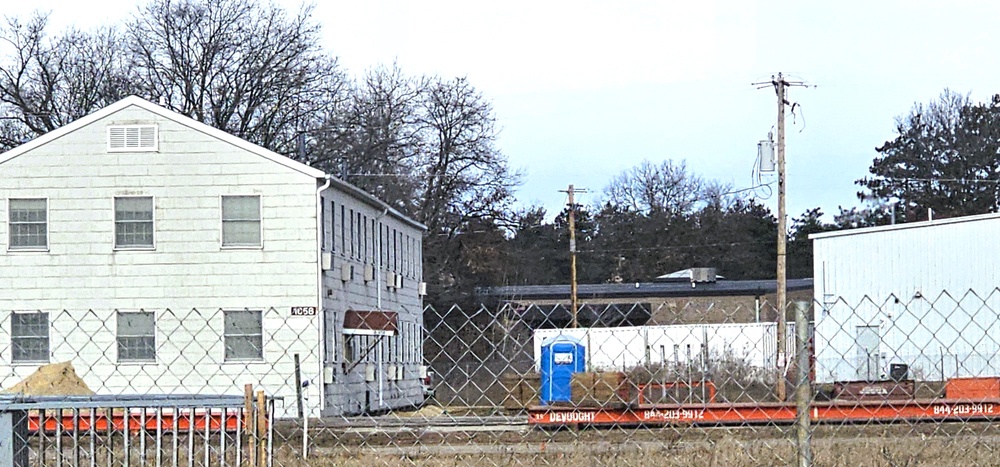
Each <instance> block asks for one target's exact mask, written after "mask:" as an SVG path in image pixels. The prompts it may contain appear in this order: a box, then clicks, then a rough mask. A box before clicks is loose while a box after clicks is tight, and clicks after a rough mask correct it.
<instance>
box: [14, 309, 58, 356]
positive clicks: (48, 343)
mask: <svg viewBox="0 0 1000 467" xmlns="http://www.w3.org/2000/svg"><path fill="white" fill-rule="evenodd" d="M25 315H42V316H44V317H45V336H44V337H42V336H18V335H15V334H14V317H16V316H25ZM23 339H44V340H45V358H44V359H31V358H28V359H24V358H20V359H19V358H16V355H15V354H14V348H15V347H16V345H15V343H16V342H18V341H19V340H23ZM51 356H52V322H51V321H50V320H49V313H48V312H44V311H15V312H13V313H11V314H10V362H11V364H12V365H23V364H28V365H37V364H38V363H48V362H49V361H50V360H51V358H52V357H51Z"/></svg>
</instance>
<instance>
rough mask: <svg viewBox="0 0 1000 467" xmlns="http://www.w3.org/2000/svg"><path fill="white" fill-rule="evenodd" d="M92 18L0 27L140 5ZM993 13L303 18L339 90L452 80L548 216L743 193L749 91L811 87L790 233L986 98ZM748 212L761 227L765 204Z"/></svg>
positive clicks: (506, 10)
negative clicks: (881, 161) (327, 57)
mask: <svg viewBox="0 0 1000 467" xmlns="http://www.w3.org/2000/svg"><path fill="white" fill-rule="evenodd" d="M8 3H9V2H8ZM94 3H96V4H99V5H100V7H94V6H92V4H90V2H81V1H79V0H77V1H68V0H33V1H31V2H18V3H15V4H13V5H10V4H6V5H5V6H4V7H3V9H2V11H3V13H4V14H7V15H20V16H24V15H27V14H28V13H30V11H32V10H33V9H41V10H51V11H52V12H53V13H52V21H53V24H54V25H55V26H56V29H60V30H61V29H62V28H64V27H66V26H70V25H74V26H77V27H79V28H81V29H89V28H91V27H93V26H96V25H99V24H106V23H108V22H115V21H118V20H121V19H122V18H125V17H126V16H127V15H129V14H130V13H131V12H133V11H134V10H135V9H136V5H137V4H139V2H138V1H136V0H124V1H123V0H105V1H101V2H99V3H97V2H94ZM278 3H279V4H281V5H283V6H285V7H286V8H289V9H297V8H298V6H299V5H301V3H302V2H300V1H297V0H281V1H279V2H278ZM998 13H1000V3H997V2H987V1H982V2H940V1H913V0H909V1H856V0H847V1H840V2H822V3H819V4H817V2H803V1H784V2H766V1H749V0H718V1H693V2H692V1H683V2H681V1H673V0H661V1H639V0H617V1H588V0H572V1H569V0H565V1H564V0H558V1H554V0H553V1H545V0H533V1H526V0H504V1H492V2H488V1H469V0H424V1H420V0H409V1H404V0H365V1H359V0H350V1H345V0H333V1H320V2H317V7H316V10H315V19H316V20H317V21H318V22H319V23H320V24H322V26H323V32H324V46H325V48H326V49H327V50H329V51H330V52H332V53H333V54H335V55H336V56H338V57H339V58H340V61H341V64H342V65H344V67H345V68H346V70H347V71H348V72H350V73H352V74H358V73H361V72H363V71H364V70H365V69H367V68H369V67H372V66H375V65H377V64H389V63H392V62H393V61H396V62H397V63H398V64H399V65H400V67H401V68H402V69H403V70H404V71H405V72H406V73H408V74H411V75H418V74H433V75H440V76H442V77H446V78H448V77H455V76H466V77H468V79H469V80H470V82H471V83H472V84H473V85H474V86H476V87H477V88H478V89H479V90H480V91H482V93H483V94H484V95H485V96H486V97H487V98H489V99H491V100H492V101H493V105H494V109H495V111H496V116H497V119H498V121H499V125H500V127H501V128H502V131H501V133H500V138H499V146H500V149H501V150H502V151H503V152H504V153H505V154H506V155H507V157H508V158H509V160H510V162H511V165H512V166H514V167H519V168H521V169H523V171H524V172H525V174H526V177H525V180H524V184H523V186H522V187H521V189H520V190H519V192H518V198H519V200H520V202H521V204H522V205H530V204H541V205H544V206H545V207H546V208H547V210H548V211H549V213H550V215H551V214H555V212H556V211H558V210H559V209H561V206H562V204H563V203H565V194H563V193H560V192H559V190H565V189H566V186H567V185H569V184H571V183H572V184H574V185H576V186H577V187H584V188H588V189H590V190H591V192H592V193H591V194H586V195H581V196H579V198H578V199H579V201H580V202H583V203H588V204H589V203H591V202H594V201H596V200H597V199H598V196H599V194H600V192H601V191H602V190H603V188H604V186H605V185H606V184H607V182H608V181H609V180H610V178H611V177H612V176H613V175H615V174H617V173H619V172H621V171H623V170H626V169H628V168H631V167H633V166H635V165H637V164H638V163H640V162H641V161H642V160H643V159H649V160H650V161H653V162H655V163H658V162H660V161H662V160H664V159H672V160H674V161H681V160H686V161H687V164H688V167H689V169H690V170H691V171H692V172H693V173H696V174H700V175H702V176H704V177H706V178H710V179H716V180H720V181H723V182H727V183H731V184H732V185H733V186H734V187H735V188H737V189H739V188H744V187H749V186H753V185H754V184H756V181H755V180H752V179H751V170H752V169H753V165H754V160H755V158H756V146H757V141H758V140H760V139H763V138H765V137H766V135H767V133H768V131H770V130H771V129H772V127H773V126H774V124H775V118H776V100H775V94H774V91H773V90H772V89H762V90H758V89H756V88H754V87H753V86H751V83H753V82H757V81H767V80H769V79H770V77H771V75H772V74H775V73H777V72H779V71H781V72H784V73H785V75H786V76H788V77H789V78H790V79H795V80H801V81H804V82H806V83H808V84H810V85H814V86H815V87H810V88H792V89H791V90H790V94H789V99H790V100H791V101H793V102H796V103H798V104H799V105H800V106H801V107H800V112H799V115H797V116H796V117H795V118H794V119H793V118H792V116H791V115H789V118H788V153H787V154H788V184H789V185H788V212H789V215H790V216H792V217H794V216H798V215H799V214H801V213H802V212H804V211H805V210H806V209H808V208H811V207H817V206H818V207H821V208H823V210H824V211H825V212H827V213H835V212H836V210H837V206H838V205H844V206H846V207H850V206H856V205H858V204H859V202H858V201H857V198H856V197H855V193H856V192H857V191H858V187H857V186H856V185H854V183H853V182H854V180H856V179H858V178H862V177H864V176H865V175H867V174H868V167H869V165H870V164H871V162H872V159H873V158H874V157H875V156H876V152H875V147H876V146H879V145H881V144H882V143H883V142H884V141H886V140H888V139H891V138H892V137H893V135H894V133H893V130H894V125H895V119H896V117H897V116H900V115H902V114H905V113H907V112H908V111H909V110H910V108H911V107H912V106H913V104H914V103H915V102H928V101H930V100H934V99H936V98H937V96H938V95H939V94H940V93H941V91H942V90H943V89H944V88H950V89H952V90H954V91H957V92H961V93H971V96H972V98H973V99H974V100H978V101H984V100H987V99H988V98H989V96H990V95H992V94H995V93H1000V65H997V63H998V62H997V60H996V52H997V50H1000V28H996V27H995V26H994V24H993V23H994V22H995V21H996V19H997V18H1000V14H998ZM771 180H772V181H773V178H772V179H771ZM765 181H767V180H765ZM760 195H761V197H763V195H764V193H760ZM762 201H763V202H764V203H765V204H766V205H767V206H769V207H770V208H771V209H772V211H775V212H776V211H777V208H776V206H777V203H776V200H775V196H771V197H770V198H768V199H766V200H762Z"/></svg>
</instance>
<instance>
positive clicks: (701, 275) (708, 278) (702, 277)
mask: <svg viewBox="0 0 1000 467" xmlns="http://www.w3.org/2000/svg"><path fill="white" fill-rule="evenodd" d="M702 282H715V268H691V283H692V284H697V283H702Z"/></svg>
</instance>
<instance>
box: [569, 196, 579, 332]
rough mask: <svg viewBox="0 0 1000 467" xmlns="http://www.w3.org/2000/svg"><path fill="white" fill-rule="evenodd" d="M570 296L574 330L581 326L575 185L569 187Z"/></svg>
mask: <svg viewBox="0 0 1000 467" xmlns="http://www.w3.org/2000/svg"><path fill="white" fill-rule="evenodd" d="M566 191H567V193H569V296H570V306H571V307H572V313H573V324H572V326H571V327H572V328H574V329H576V328H577V327H578V326H579V323H578V322H577V317H576V314H577V310H578V309H579V308H577V306H576V204H575V203H574V200H573V185H570V186H569V190H566Z"/></svg>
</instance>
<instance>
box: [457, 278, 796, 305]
mask: <svg viewBox="0 0 1000 467" xmlns="http://www.w3.org/2000/svg"><path fill="white" fill-rule="evenodd" d="M812 286H813V280H812V278H806V279H789V280H788V283H787V286H786V287H787V290H789V291H796V290H809V289H811V288H812ZM776 290H777V281H775V280H747V281H733V280H729V281H718V282H708V283H695V285H694V287H692V286H691V283H690V282H635V283H629V284H580V285H579V286H577V296H578V297H580V298H640V297H718V296H756V295H766V294H772V293H775V291H776ZM477 293H478V294H479V295H480V296H487V297H500V298H516V299H519V300H525V299H539V300H540V299H561V298H567V297H569V294H570V286H569V285H568V284H557V285H512V286H499V287H482V288H480V289H478V290H477Z"/></svg>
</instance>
